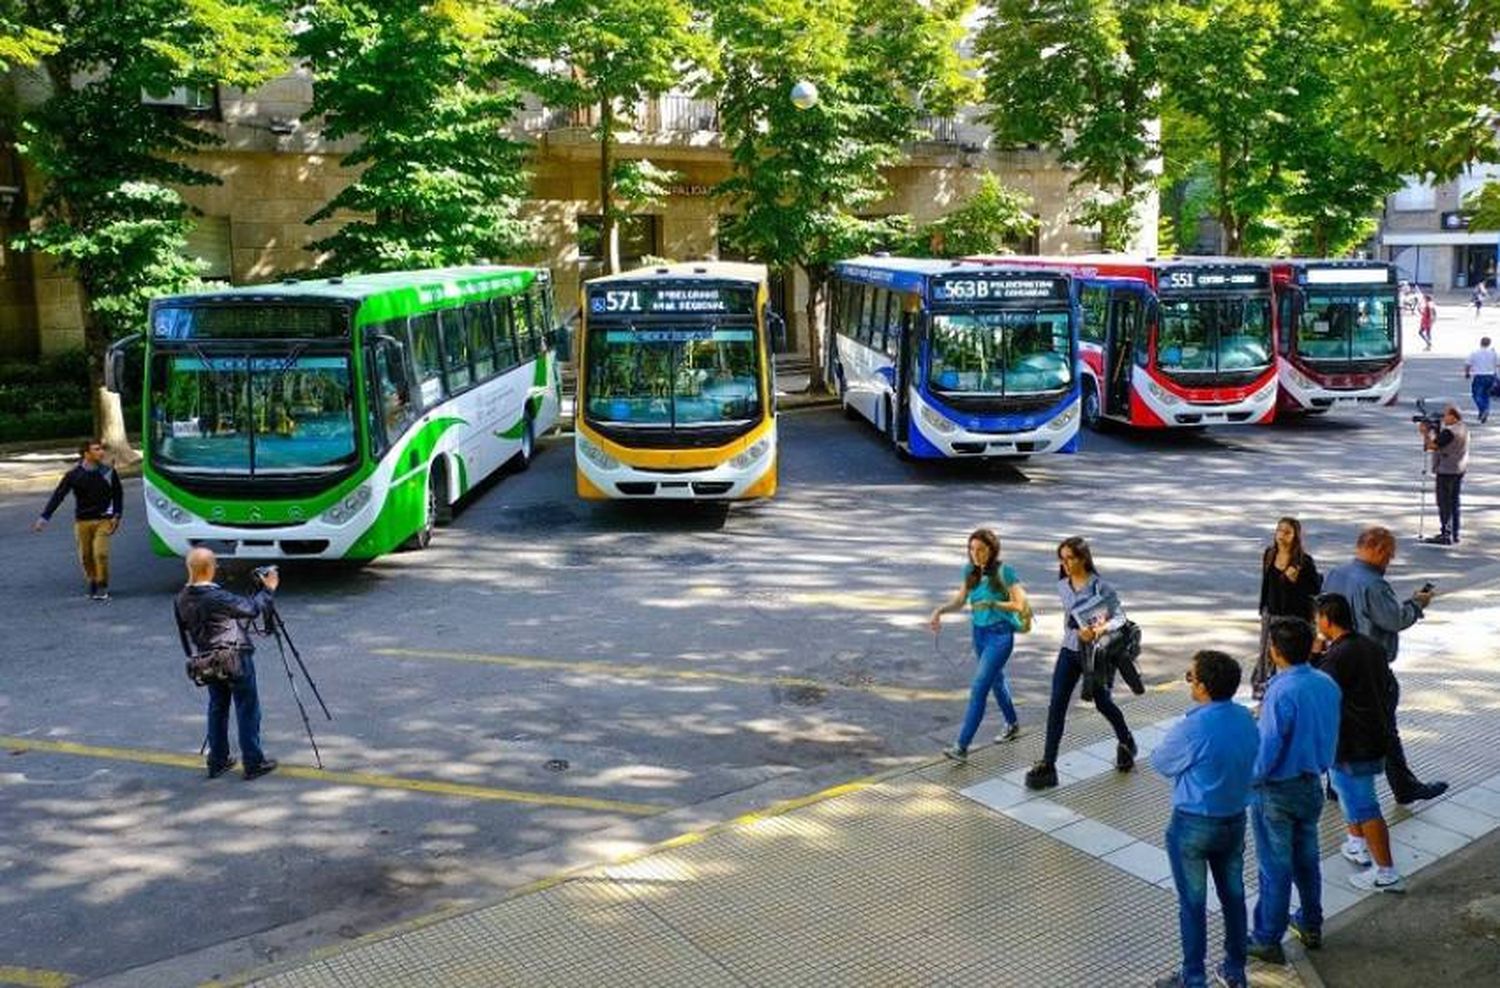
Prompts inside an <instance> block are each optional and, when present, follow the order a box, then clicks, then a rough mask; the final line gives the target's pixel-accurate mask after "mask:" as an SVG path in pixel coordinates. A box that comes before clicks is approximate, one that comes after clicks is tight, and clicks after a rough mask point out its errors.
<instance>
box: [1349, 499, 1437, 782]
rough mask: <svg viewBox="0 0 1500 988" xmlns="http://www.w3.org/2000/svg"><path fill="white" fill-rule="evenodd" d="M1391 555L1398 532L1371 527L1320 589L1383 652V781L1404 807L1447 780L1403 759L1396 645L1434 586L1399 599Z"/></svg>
mask: <svg viewBox="0 0 1500 988" xmlns="http://www.w3.org/2000/svg"><path fill="white" fill-rule="evenodd" d="M1395 558H1396V536H1394V535H1392V534H1391V530H1390V529H1388V528H1383V527H1381V526H1379V525H1372V526H1370V527H1369V528H1366V529H1365V530H1364V531H1362V532H1360V533H1359V538H1358V539H1357V540H1356V541H1355V543H1354V559H1352V560H1351V561H1349V562H1347V563H1344V564H1343V565H1342V566H1335V567H1334V568H1333V569H1332V570H1330V571H1329V573H1328V576H1327V578H1325V579H1324V580H1323V591H1324V592H1325V593H1336V594H1338V595H1340V596H1341V597H1343V598H1344V599H1345V600H1347V601H1348V602H1349V609H1350V611H1351V613H1352V614H1353V615H1354V627H1353V629H1352V630H1354V631H1357V632H1359V633H1360V634H1362V635H1364V636H1366V637H1367V638H1372V639H1374V641H1375V643H1376V644H1377V645H1379V646H1380V647H1381V649H1382V650H1383V651H1384V652H1385V662H1386V668H1385V712H1386V727H1387V730H1388V732H1389V733H1388V735H1387V739H1386V752H1385V780H1386V782H1387V783H1389V784H1390V787H1391V792H1392V793H1393V794H1395V797H1396V802H1398V803H1400V804H1401V805H1403V806H1405V805H1406V804H1408V803H1415V802H1416V801H1417V800H1419V799H1436V798H1437V797H1439V796H1441V795H1442V794H1443V793H1445V792H1447V791H1448V783H1446V782H1422V781H1421V780H1419V779H1418V778H1417V776H1416V773H1414V772H1413V771H1412V770H1411V766H1409V765H1408V764H1407V763H1406V751H1405V749H1403V748H1402V746H1401V732H1400V729H1399V728H1398V726H1397V724H1396V708H1397V706H1398V705H1399V704H1400V702H1401V684H1400V682H1398V681H1397V679H1396V672H1395V669H1394V668H1392V665H1393V663H1394V662H1395V661H1396V653H1397V650H1398V648H1399V647H1400V641H1401V639H1400V636H1401V632H1402V631H1404V630H1406V629H1407V628H1410V627H1411V626H1412V625H1414V624H1416V623H1417V622H1418V621H1420V620H1421V619H1422V615H1423V613H1424V612H1425V610H1426V609H1427V605H1428V604H1430V603H1432V590H1431V589H1430V585H1429V587H1424V588H1422V589H1421V590H1418V591H1417V592H1416V593H1414V594H1412V595H1411V598H1410V599H1409V600H1405V601H1399V602H1398V601H1397V600H1396V591H1395V588H1393V587H1392V586H1391V585H1390V583H1389V582H1388V581H1387V580H1386V578H1385V571H1386V569H1387V568H1389V567H1390V564H1391V561H1392V560H1393V559H1395Z"/></svg>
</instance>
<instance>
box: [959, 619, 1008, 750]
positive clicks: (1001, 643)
mask: <svg viewBox="0 0 1500 988" xmlns="http://www.w3.org/2000/svg"><path fill="white" fill-rule="evenodd" d="M1015 646H1016V636H1015V629H1013V628H1012V627H1011V626H1010V622H1008V621H1002V622H1000V623H999V624H992V625H988V626H986V627H980V626H979V625H977V624H976V625H975V626H974V655H975V657H976V658H978V659H979V665H978V667H977V668H976V669H975V670H974V681H973V682H972V683H970V684H969V709H968V710H966V711H965V712H964V726H963V727H962V728H961V729H960V730H959V732H958V746H959V747H960V748H962V749H963V750H965V751H968V750H969V742H971V741H973V740H974V734H975V733H976V732H977V731H978V730H979V722H980V721H982V720H984V708H985V706H986V705H987V704H988V702H989V698H990V693H991V692H993V693H994V694H995V702H996V703H998V704H999V705H1000V713H1001V715H1002V716H1003V717H1004V718H1005V722H1006V723H1007V724H1014V723H1015V722H1016V705H1015V704H1014V703H1013V702H1011V698H1010V684H1009V683H1008V682H1006V679H1005V663H1007V662H1009V661H1010V653H1011V651H1012V650H1013V649H1014V648H1015Z"/></svg>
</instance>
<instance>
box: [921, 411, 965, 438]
mask: <svg viewBox="0 0 1500 988" xmlns="http://www.w3.org/2000/svg"><path fill="white" fill-rule="evenodd" d="M922 421H923V422H926V423H927V424H928V425H930V426H932V427H933V428H934V429H936V430H937V431H938V432H943V433H948V432H955V431H957V429H958V426H956V425H954V424H953V420H952V419H948V418H944V417H943V415H942V414H941V413H940V412H938V410H937V409H935V408H928V407H927V406H926V405H923V406H922Z"/></svg>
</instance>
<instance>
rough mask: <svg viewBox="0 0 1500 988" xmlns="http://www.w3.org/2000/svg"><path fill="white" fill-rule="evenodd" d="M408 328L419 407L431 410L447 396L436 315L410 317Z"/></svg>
mask: <svg viewBox="0 0 1500 988" xmlns="http://www.w3.org/2000/svg"><path fill="white" fill-rule="evenodd" d="M408 328H409V330H410V332H411V356H412V366H413V368H414V369H415V370H416V373H417V382H418V385H419V386H420V388H421V405H422V407H423V408H431V407H432V406H433V405H436V404H437V403H438V402H440V401H442V400H443V399H444V398H445V397H446V396H447V391H445V390H444V388H443V366H442V356H441V350H439V348H438V317H437V313H436V312H426V313H423V314H422V315H420V316H412V317H411V321H410V323H409V325H408Z"/></svg>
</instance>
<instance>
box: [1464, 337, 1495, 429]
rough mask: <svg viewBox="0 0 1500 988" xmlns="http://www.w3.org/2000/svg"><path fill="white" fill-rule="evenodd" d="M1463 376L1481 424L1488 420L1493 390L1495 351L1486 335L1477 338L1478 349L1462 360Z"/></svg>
mask: <svg viewBox="0 0 1500 988" xmlns="http://www.w3.org/2000/svg"><path fill="white" fill-rule="evenodd" d="M1464 377H1465V378H1467V379H1468V381H1469V395H1470V397H1472V398H1473V399H1474V410H1475V411H1477V412H1478V413H1479V424H1480V425H1483V424H1484V423H1486V422H1488V421H1489V420H1490V395H1491V394H1492V393H1493V392H1494V390H1495V351H1494V350H1493V349H1492V348H1491V347H1490V338H1489V337H1488V336H1481V337H1480V338H1479V349H1477V350H1475V351H1474V352H1473V353H1471V354H1469V359H1468V360H1466V361H1465V362H1464Z"/></svg>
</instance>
